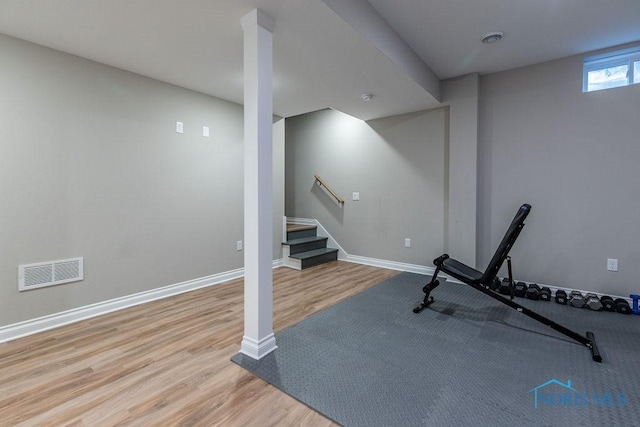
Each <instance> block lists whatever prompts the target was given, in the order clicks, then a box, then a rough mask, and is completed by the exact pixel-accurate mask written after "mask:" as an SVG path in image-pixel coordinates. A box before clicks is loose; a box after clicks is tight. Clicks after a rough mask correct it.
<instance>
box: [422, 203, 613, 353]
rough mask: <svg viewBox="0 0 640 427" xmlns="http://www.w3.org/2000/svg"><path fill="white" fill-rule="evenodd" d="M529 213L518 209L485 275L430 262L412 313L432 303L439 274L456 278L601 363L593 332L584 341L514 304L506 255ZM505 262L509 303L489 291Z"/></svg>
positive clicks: (443, 260)
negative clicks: (428, 278)
mask: <svg viewBox="0 0 640 427" xmlns="http://www.w3.org/2000/svg"><path fill="white" fill-rule="evenodd" d="M530 211H531V205H528V204H524V205H522V206H521V207H520V209H518V212H517V213H516V216H515V217H514V218H513V221H511V225H510V226H509V229H508V230H507V232H506V234H505V235H504V237H503V238H502V241H501V242H500V245H498V249H497V250H496V253H495V254H494V255H493V257H492V258H491V261H490V262H489V265H488V266H487V269H486V270H485V271H484V273H483V272H480V271H478V270H476V269H474V268H471V267H469V266H468V265H465V264H463V263H461V262H460V261H457V260H455V259H453V258H449V255H447V254H444V255H441V256H439V257H438V258H436V259H435V260H433V264H434V265H435V266H436V271H435V272H434V273H433V277H432V278H431V281H430V282H429V283H427V284H426V285H425V286H424V287H423V288H422V291H423V292H424V293H425V296H424V299H423V301H422V302H421V303H420V304H419V305H418V306H417V307H415V308H414V309H413V312H414V313H419V312H421V311H422V310H423V309H425V308H426V307H428V306H429V305H430V304H431V303H432V302H433V301H434V299H433V296H431V291H433V290H434V289H435V288H437V287H438V285H440V282H439V281H438V273H440V271H442V272H444V273H446V274H448V275H449V276H452V277H455V278H456V279H458V280H460V281H461V282H462V283H464V284H465V285H469V286H471V287H472V288H474V289H477V290H478V291H480V292H482V293H483V294H486V295H489V296H490V297H491V298H493V299H496V300H498V301H500V302H501V303H503V304H506V305H508V306H509V307H511V308H513V309H514V310H517V311H518V312H520V313H523V314H525V315H527V316H529V317H531V318H532V319H534V320H537V321H538V322H541V323H544V324H545V325H547V326H549V327H550V328H552V329H554V330H556V331H558V332H560V333H561V334H564V335H566V336H567V337H569V338H571V339H573V340H575V341H578V342H579V343H580V344H583V345H584V346H586V347H587V348H588V349H589V350H590V351H591V356H592V358H593V360H594V361H596V362H602V357H601V356H600V353H599V351H598V347H597V346H596V341H595V337H594V335H593V332H587V333H586V337H584V336H582V335H580V334H578V333H576V332H574V331H572V330H570V329H567V328H565V327H564V326H562V325H559V324H557V323H556V322H554V321H552V320H550V319H547V318H546V317H544V316H541V315H540V314H538V313H536V312H534V311H532V310H529V309H528V308H526V307H523V306H521V305H520V304H518V303H516V302H514V301H513V296H514V294H513V277H512V273H511V259H509V257H508V255H509V251H510V250H511V247H512V246H513V244H514V243H515V241H516V239H517V238H518V235H520V231H521V230H522V227H524V220H525V219H526V218H527V215H529V212H530ZM505 260H508V261H507V262H508V267H509V268H508V271H509V286H510V288H511V299H507V298H505V297H503V296H502V295H500V294H498V293H497V292H494V291H493V290H492V289H491V287H490V284H491V283H492V282H493V280H494V279H495V278H496V276H497V274H498V271H499V270H500V267H502V264H503V263H504V261H505Z"/></svg>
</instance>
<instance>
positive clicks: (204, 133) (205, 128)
mask: <svg viewBox="0 0 640 427" xmlns="http://www.w3.org/2000/svg"><path fill="white" fill-rule="evenodd" d="M202 136H204V137H205V138H209V126H202Z"/></svg>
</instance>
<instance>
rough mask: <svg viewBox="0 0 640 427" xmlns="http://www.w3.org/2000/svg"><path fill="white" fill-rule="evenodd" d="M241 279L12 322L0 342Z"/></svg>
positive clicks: (277, 263)
mask: <svg viewBox="0 0 640 427" xmlns="http://www.w3.org/2000/svg"><path fill="white" fill-rule="evenodd" d="M283 263H284V261H283V260H282V259H279V260H274V261H273V268H278V267H281V266H282V265H283ZM243 276H244V268H238V269H236V270H230V271H226V272H223V273H219V274H213V275H211V276H206V277H201V278H199V279H194V280H188V281H186V282H182V283H176V284H174V285H169V286H164V287H161V288H156V289H151V290H149V291H144V292H139V293H136V294H132V295H127V296H123V297H119V298H114V299H111V300H107V301H102V302H98V303H95V304H90V305H86V306H84V307H78V308H74V309H71V310H66V311H62V312H59V313H54V314H50V315H48V316H42V317H38V318H35V319H30V320H26V321H24V322H19V323H14V324H11V325H7V326H3V327H0V343H3V342H7V341H11V340H15V339H17V338H22V337H26V336H28V335H33V334H37V333H38V332H44V331H47V330H49V329H54V328H58V327H60V326H64V325H68V324H70V323H75V322H79V321H81V320H85V319H90V318H92V317H96V316H100V315H102V314H107V313H111V312H113V311H117V310H122V309H123V308H128V307H133V306H135V305H139V304H144V303H146V302H151V301H155V300H158V299H162V298H167V297H170V296H173V295H178V294H182V293H185V292H189V291H194V290H196V289H200V288H204V287H207V286H213V285H217V284H220V283H224V282H228V281H229V280H233V279H238V278H240V277H243Z"/></svg>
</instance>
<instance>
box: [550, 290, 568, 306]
mask: <svg viewBox="0 0 640 427" xmlns="http://www.w3.org/2000/svg"><path fill="white" fill-rule="evenodd" d="M554 299H555V300H556V302H557V303H558V304H562V305H566V304H567V302H568V301H569V299H568V298H567V292H566V291H563V290H562V289H558V290H557V291H556V294H555V296H554Z"/></svg>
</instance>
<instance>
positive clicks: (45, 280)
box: [18, 258, 84, 291]
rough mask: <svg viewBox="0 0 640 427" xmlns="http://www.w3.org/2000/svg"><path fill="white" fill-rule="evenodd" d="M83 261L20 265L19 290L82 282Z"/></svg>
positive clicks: (78, 259) (75, 259)
mask: <svg viewBox="0 0 640 427" xmlns="http://www.w3.org/2000/svg"><path fill="white" fill-rule="evenodd" d="M82 260H83V259H82V258H71V259H63V260H60V261H47V262H39V263H37V264H24V265H20V266H18V290H20V291H28V290H30V289H36V288H44V287H45V286H53V285H60V284H62V283H69V282H77V281H78V280H82V279H83V278H84V271H83V266H82Z"/></svg>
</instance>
